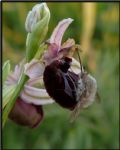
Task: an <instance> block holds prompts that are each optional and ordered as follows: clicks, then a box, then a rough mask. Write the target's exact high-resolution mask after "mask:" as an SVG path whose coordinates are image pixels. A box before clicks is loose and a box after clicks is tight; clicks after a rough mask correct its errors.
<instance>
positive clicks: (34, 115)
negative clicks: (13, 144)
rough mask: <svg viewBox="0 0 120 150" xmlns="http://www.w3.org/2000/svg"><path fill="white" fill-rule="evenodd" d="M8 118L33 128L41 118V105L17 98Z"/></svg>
mask: <svg viewBox="0 0 120 150" xmlns="http://www.w3.org/2000/svg"><path fill="white" fill-rule="evenodd" d="M9 118H10V119H11V120H12V121H14V122H15V123H17V124H19V125H22V126H29V127H31V128H35V127H37V126H38V125H39V123H40V122H41V121H42V119H43V110H42V106H36V105H32V104H28V103H25V102H24V101H23V100H21V99H20V98H18V99H17V100H16V103H15V105H14V107H13V109H12V111H11V112H10V114H9Z"/></svg>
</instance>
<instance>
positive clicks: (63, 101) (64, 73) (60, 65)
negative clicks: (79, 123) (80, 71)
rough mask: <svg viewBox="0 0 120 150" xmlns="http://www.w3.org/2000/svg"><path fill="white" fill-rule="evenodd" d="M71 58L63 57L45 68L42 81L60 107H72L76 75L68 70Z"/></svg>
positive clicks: (74, 98) (74, 97)
mask: <svg viewBox="0 0 120 150" xmlns="http://www.w3.org/2000/svg"><path fill="white" fill-rule="evenodd" d="M71 62H72V60H71V59H70V58H68V57H65V58H63V59H61V60H55V61H54V62H52V63H51V64H50V65H48V66H47V67H46V68H45V71H44V83H45V87H46V90H47V92H48V94H49V95H50V96H51V97H52V98H53V99H54V100H55V101H56V102H57V103H59V104H60V105H61V106H62V107H64V108H68V109H71V110H72V109H74V107H75V105H76V103H77V101H76V87H77V81H78V75H76V74H75V73H73V72H70V71H68V69H69V68H70V63H71Z"/></svg>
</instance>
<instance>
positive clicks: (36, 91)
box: [24, 85, 49, 98]
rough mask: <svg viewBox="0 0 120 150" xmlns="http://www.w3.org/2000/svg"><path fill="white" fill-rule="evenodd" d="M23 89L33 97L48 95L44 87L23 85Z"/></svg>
mask: <svg viewBox="0 0 120 150" xmlns="http://www.w3.org/2000/svg"><path fill="white" fill-rule="evenodd" d="M24 91H25V92H26V93H27V94H28V95H31V96H33V97H41V98H44V97H49V96H48V94H47V92H46V90H45V89H38V88H35V87H32V86H28V85H25V86H24Z"/></svg>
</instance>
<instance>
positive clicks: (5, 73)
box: [2, 60, 10, 84]
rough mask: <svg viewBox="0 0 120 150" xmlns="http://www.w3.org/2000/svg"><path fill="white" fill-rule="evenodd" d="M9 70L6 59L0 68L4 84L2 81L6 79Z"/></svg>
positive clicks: (8, 62)
mask: <svg viewBox="0 0 120 150" xmlns="http://www.w3.org/2000/svg"><path fill="white" fill-rule="evenodd" d="M9 72H10V61H9V60H7V61H6V62H5V63H4V65H3V68H2V73H3V77H2V83H3V84H4V81H5V80H6V79H7V76H8V74H9Z"/></svg>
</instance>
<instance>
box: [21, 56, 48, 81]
mask: <svg viewBox="0 0 120 150" xmlns="http://www.w3.org/2000/svg"><path fill="white" fill-rule="evenodd" d="M24 67H25V70H24V73H25V74H26V75H28V76H29V78H31V79H32V78H36V77H39V76H42V75H43V72H44V68H45V67H44V65H43V64H42V63H40V61H39V60H35V59H33V60H32V61H31V62H30V63H27V64H25V66H24Z"/></svg>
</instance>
